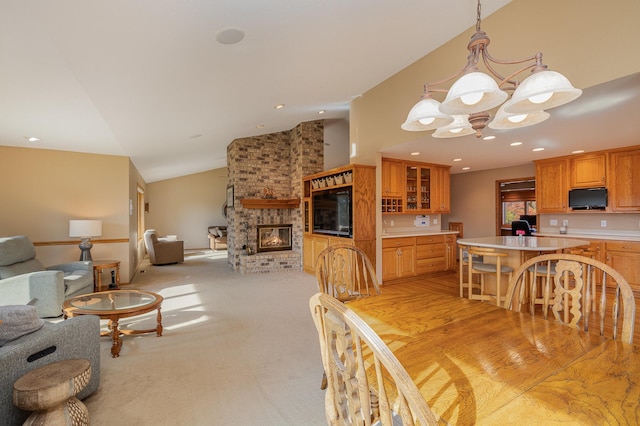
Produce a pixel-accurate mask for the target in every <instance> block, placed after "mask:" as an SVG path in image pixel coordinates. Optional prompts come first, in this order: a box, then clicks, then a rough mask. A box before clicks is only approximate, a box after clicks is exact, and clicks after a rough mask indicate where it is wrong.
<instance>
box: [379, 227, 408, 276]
mask: <svg viewBox="0 0 640 426" xmlns="http://www.w3.org/2000/svg"><path fill="white" fill-rule="evenodd" d="M415 252H416V239H415V238H414V237H400V238H385V239H383V240H382V280H383V281H385V280H394V279H397V278H404V277H412V276H414V275H415V274H416V271H415V265H416V254H415Z"/></svg>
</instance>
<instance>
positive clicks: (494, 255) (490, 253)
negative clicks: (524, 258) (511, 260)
mask: <svg viewBox="0 0 640 426" xmlns="http://www.w3.org/2000/svg"><path fill="white" fill-rule="evenodd" d="M507 256H508V254H507V253H503V252H498V251H496V250H494V249H492V248H485V247H469V250H468V259H469V265H468V268H467V277H468V278H467V283H469V299H472V300H490V301H493V300H495V303H496V305H498V306H501V305H502V302H503V301H504V296H502V276H503V275H507V276H508V280H507V282H509V281H510V280H511V276H512V274H513V268H512V267H511V266H507V265H503V264H502V259H504V258H505V257H507ZM477 258H481V259H482V260H481V261H477V260H476V259H477ZM474 274H478V275H480V285H479V293H474V292H473V287H474V284H473V275H474ZM487 275H494V276H495V278H496V294H495V295H494V294H487V293H486V292H485V277H486V276H487Z"/></svg>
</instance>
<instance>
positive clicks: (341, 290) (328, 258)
mask: <svg viewBox="0 0 640 426" xmlns="http://www.w3.org/2000/svg"><path fill="white" fill-rule="evenodd" d="M316 279H317V281H318V288H319V291H321V292H323V293H327V294H329V295H331V296H333V297H335V298H336V299H338V300H340V301H341V302H348V301H350V300H353V299H357V298H359V297H365V296H371V295H374V294H380V285H379V284H378V279H377V277H376V271H375V268H374V267H373V264H372V263H371V261H370V260H369V258H368V257H367V255H366V254H365V252H364V251H362V249H360V248H358V247H355V246H352V245H349V244H336V245H332V246H329V247H327V248H326V249H324V250H322V251H321V252H320V254H319V255H318V259H317V260H316Z"/></svg>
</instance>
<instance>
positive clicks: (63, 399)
mask: <svg viewBox="0 0 640 426" xmlns="http://www.w3.org/2000/svg"><path fill="white" fill-rule="evenodd" d="M90 378H91V363H90V362H89V360H86V359H68V360H63V361H58V362H54V363H51V364H47V365H44V366H42V367H39V368H36V369H35V370H31V371H30V372H28V373H27V374H25V375H24V376H22V377H20V378H19V379H18V380H16V382H15V383H14V385H13V403H14V404H15V405H16V406H17V407H18V408H21V409H23V410H28V411H34V413H31V415H30V416H29V417H28V418H27V420H26V421H25V422H24V424H25V425H53V426H58V425H73V426H77V425H88V424H89V410H87V407H86V406H85V405H84V404H83V403H82V402H81V401H80V400H79V399H78V398H76V395H77V394H78V392H80V391H82V389H84V388H85V386H87V383H89V379H90Z"/></svg>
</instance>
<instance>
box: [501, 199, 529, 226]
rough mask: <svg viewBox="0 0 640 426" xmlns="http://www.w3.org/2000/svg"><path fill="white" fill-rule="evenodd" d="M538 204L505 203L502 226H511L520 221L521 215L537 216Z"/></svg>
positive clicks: (523, 202)
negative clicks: (512, 223)
mask: <svg viewBox="0 0 640 426" xmlns="http://www.w3.org/2000/svg"><path fill="white" fill-rule="evenodd" d="M536 214H537V211H536V202H535V200H534V201H504V202H503V203H502V224H503V225H511V222H513V221H514V220H519V219H520V216H521V215H536Z"/></svg>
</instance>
